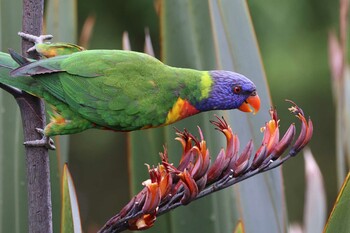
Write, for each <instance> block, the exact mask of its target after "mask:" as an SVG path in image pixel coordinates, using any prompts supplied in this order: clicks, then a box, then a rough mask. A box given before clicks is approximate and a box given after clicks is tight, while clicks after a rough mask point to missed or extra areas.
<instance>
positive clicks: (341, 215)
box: [323, 173, 350, 233]
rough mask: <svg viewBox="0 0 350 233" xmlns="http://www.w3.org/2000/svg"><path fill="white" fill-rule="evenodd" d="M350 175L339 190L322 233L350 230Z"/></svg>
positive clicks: (341, 232)
mask: <svg viewBox="0 0 350 233" xmlns="http://www.w3.org/2000/svg"><path fill="white" fill-rule="evenodd" d="M349 181H350V173H348V175H347V177H346V179H345V180H344V183H343V186H342V187H341V189H340V192H339V194H338V197H337V200H336V201H335V204H334V206H333V210H332V212H331V214H330V216H329V218H328V221H327V224H326V226H325V228H324V231H323V232H324V233H333V232H337V233H345V232H349V229H350V221H349V218H350V208H349V205H350V201H349V200H350V182H349Z"/></svg>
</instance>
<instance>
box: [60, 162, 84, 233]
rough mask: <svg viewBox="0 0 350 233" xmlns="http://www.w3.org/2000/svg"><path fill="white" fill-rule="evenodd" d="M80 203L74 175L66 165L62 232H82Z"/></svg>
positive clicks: (63, 185) (63, 183) (63, 178)
mask: <svg viewBox="0 0 350 233" xmlns="http://www.w3.org/2000/svg"><path fill="white" fill-rule="evenodd" d="M81 232H82V229H81V221H80V214H79V205H78V200H77V195H76V193H75V188H74V183H73V179H72V176H71V174H70V172H69V170H68V166H67V165H64V168H63V176H62V217H61V233H81Z"/></svg>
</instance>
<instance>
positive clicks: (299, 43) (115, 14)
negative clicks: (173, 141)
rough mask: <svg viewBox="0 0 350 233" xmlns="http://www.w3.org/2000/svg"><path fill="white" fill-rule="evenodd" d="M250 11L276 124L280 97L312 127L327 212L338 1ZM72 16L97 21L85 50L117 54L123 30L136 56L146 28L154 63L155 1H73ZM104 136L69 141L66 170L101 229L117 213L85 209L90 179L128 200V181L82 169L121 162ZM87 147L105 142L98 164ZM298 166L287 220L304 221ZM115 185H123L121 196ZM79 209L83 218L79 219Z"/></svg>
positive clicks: (312, 0) (254, 1)
mask: <svg viewBox="0 0 350 233" xmlns="http://www.w3.org/2000/svg"><path fill="white" fill-rule="evenodd" d="M248 5H249V7H250V10H251V15H252V19H253V23H254V27H255V30H256V33H257V38H258V42H259V46H260V48H261V52H262V58H263V62H264V64H265V69H266V73H267V77H268V80H269V85H270V90H271V94H272V97H273V102H274V105H276V106H277V108H278V109H279V113H280V118H281V119H282V122H281V128H282V129H285V127H286V126H287V125H288V124H287V122H290V121H295V119H294V118H292V117H291V116H290V115H289V114H288V112H287V111H286V110H285V109H286V107H287V106H288V104H286V103H285V102H284V99H292V100H294V101H296V102H297V103H298V104H299V105H300V106H302V107H303V109H304V110H305V111H306V112H307V115H310V116H311V117H312V119H313V121H314V125H315V133H314V138H313V140H312V142H311V145H310V146H311V148H312V150H313V153H314V155H315V157H316V160H317V162H318V163H319V164H320V167H321V171H322V173H323V175H324V178H325V184H326V187H327V197H328V208H330V206H332V203H333V202H334V199H335V196H336V193H337V188H336V182H335V174H336V172H335V145H334V144H335V143H334V140H335V139H334V134H335V133H334V125H335V123H334V120H335V118H334V106H333V100H332V93H331V82H330V74H329V68H328V54H327V36H328V31H329V29H331V28H334V27H335V25H337V19H338V7H339V6H338V1H322V2H320V1H317V0H308V1H304V0H294V1H276V0H264V1H259V0H248ZM78 12H79V14H78V16H79V18H78V20H79V30H81V28H82V25H83V23H84V21H85V19H86V18H87V17H88V16H89V15H94V16H95V17H96V24H95V27H94V31H93V34H92V37H91V41H90V48H107V49H111V48H114V49H120V48H121V35H122V32H123V31H125V30H127V31H128V32H129V37H130V40H131V46H132V48H133V49H134V50H138V51H142V50H143V42H144V28H145V27H148V28H149V29H150V34H151V38H152V41H153V45H154V48H155V51H156V55H157V56H158V57H159V49H160V48H159V25H158V24H159V22H158V16H157V14H156V11H155V8H154V1H153V0H144V1H137V0H129V1H122V0H117V1H116V0H105V1H103V2H100V1H93V0H84V1H82V0H80V1H78ZM284 122H285V124H284ZM104 133H105V132H104ZM104 135H105V136H102V134H100V133H98V132H96V131H89V132H85V133H82V134H80V135H76V136H73V137H72V138H73V139H72V142H71V143H72V146H71V154H74V156H73V157H71V158H70V167H71V170H72V173H73V176H74V179H75V184H76V186H77V188H78V198H79V201H80V204H81V210H82V218H83V222H84V221H85V220H87V218H94V217H93V216H92V215H91V214H92V213H94V212H95V214H96V215H97V216H98V217H96V218H95V220H94V221H97V222H96V224H101V221H103V220H105V219H106V218H107V217H108V216H110V215H111V214H113V213H114V211H115V210H116V209H118V208H117V207H116V206H113V207H110V208H108V207H106V208H105V206H104V205H103V204H102V203H98V204H97V203H96V204H91V203H93V202H92V201H91V200H92V199H93V198H97V199H99V198H100V195H101V194H102V193H99V194H98V195H97V193H96V195H95V194H91V195H94V197H90V196H89V195H90V194H87V193H89V192H90V193H95V192H94V191H93V190H85V189H88V188H89V187H88V186H90V188H91V186H92V187H93V185H91V179H92V180H93V182H96V184H99V185H101V186H104V185H108V186H109V187H108V189H109V192H108V193H109V195H111V196H113V195H115V197H116V198H121V199H124V200H126V199H127V195H128V190H126V188H124V187H126V186H125V184H126V183H127V180H126V176H123V177H121V178H120V180H118V179H117V180H116V181H115V182H114V183H112V184H111V183H110V182H109V181H107V180H106V179H104V178H103V177H106V175H107V176H108V175H109V176H112V174H109V173H108V172H107V171H106V173H108V174H104V175H102V174H94V173H93V172H90V171H88V170H89V169H87V170H86V169H85V168H83V167H89V166H90V167H91V171H93V168H94V167H95V166H106V165H107V164H113V165H116V164H120V163H121V162H120V159H122V158H125V156H126V152H123V151H116V152H115V153H118V154H119V155H118V156H119V158H118V159H117V158H116V156H113V155H111V154H110V152H109V151H111V150H112V149H111V148H113V150H115V148H116V147H115V143H126V142H125V141H123V142H120V140H117V138H115V139H113V136H112V135H109V134H108V135H106V134H104ZM114 137H117V136H114ZM108 140H109V142H110V143H108ZM92 141H93V142H94V143H95V142H96V141H99V142H101V143H103V145H104V148H105V150H103V151H100V152H99V153H100V154H101V156H100V157H99V158H94V159H93V160H87V159H86V157H85V156H86V154H88V153H85V152H87V151H89V152H91V150H93V146H92V145H91V143H90V142H92ZM78 142H82V143H83V144H85V145H86V146H85V148H83V149H79V148H77V147H75V146H74V143H78ZM72 152H73V153H72ZM102 161H103V162H102ZM118 161H119V162H118ZM89 164H90V165H89ZM303 165H304V164H303V159H302V158H301V157H299V158H296V159H294V160H292V161H290V162H288V164H287V165H286V166H284V168H283V171H284V174H285V176H284V178H285V186H286V194H287V204H288V211H289V219H290V220H291V221H302V211H303V204H302V203H303V200H304V182H303V181H304V174H303ZM79 172H80V173H79ZM125 174H126V171H125ZM145 174H146V172H145ZM87 180H89V182H87ZM116 186H117V187H123V191H122V190H120V189H118V188H117V187H116ZM113 187H114V189H113ZM93 189H94V190H95V191H96V192H100V191H97V190H101V189H99V188H96V187H94V188H93ZM79 190H81V194H79ZM102 190H103V189H102ZM83 193H84V194H83ZM85 195H86V196H85ZM102 195H105V194H102ZM97 196H98V197H97ZM90 198H92V199H90ZM97 199H95V200H97ZM88 203H89V204H88ZM108 209H109V211H110V212H109V211H108ZM85 211H88V212H86V215H87V216H85V220H84V212H85Z"/></svg>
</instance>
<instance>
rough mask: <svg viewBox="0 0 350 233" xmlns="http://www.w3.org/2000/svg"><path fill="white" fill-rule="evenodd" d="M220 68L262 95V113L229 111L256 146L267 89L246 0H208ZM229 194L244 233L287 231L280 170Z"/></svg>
mask: <svg viewBox="0 0 350 233" xmlns="http://www.w3.org/2000/svg"><path fill="white" fill-rule="evenodd" d="M209 5H210V17H211V20H212V27H213V30H214V41H215V47H216V57H217V60H218V61H217V62H218V66H219V67H218V68H219V69H228V70H234V71H236V72H239V73H242V74H244V75H246V76H247V77H248V78H250V79H251V80H252V81H253V82H254V83H255V84H256V86H257V89H258V93H259V96H260V98H261V102H262V105H261V112H259V113H258V114H256V115H251V114H250V115H249V114H242V113H241V112H237V111H229V112H228V113H227V114H228V116H229V120H228V122H229V124H230V125H231V126H232V127H233V129H234V131H235V132H237V134H238V135H239V138H240V141H241V143H244V144H245V143H247V142H248V140H249V139H251V138H252V139H253V140H254V144H255V146H259V143H260V141H261V137H262V135H261V134H260V132H259V128H260V127H261V126H263V124H264V122H265V121H266V119H268V109H269V107H270V106H271V100H270V95H269V90H268V86H267V82H266V78H265V73H264V69H263V66H262V62H261V58H260V54H259V48H258V46H257V41H256V37H255V33H254V29H253V26H252V22H251V18H250V14H249V10H248V6H247V4H246V1H241V0H237V1H228V0H215V1H209ZM232 195H234V196H236V197H239V202H237V205H238V206H240V207H239V209H240V210H241V211H240V214H241V217H242V219H243V221H244V223H245V226H246V231H247V232H284V231H286V210H285V203H284V193H283V188H282V175H281V170H280V169H275V170H273V171H270V172H268V173H266V174H263V175H259V176H257V177H253V178H252V179H249V180H247V181H244V182H242V183H241V184H239V185H238V186H237V187H236V189H235V193H232Z"/></svg>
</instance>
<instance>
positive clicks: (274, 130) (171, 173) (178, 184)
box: [100, 100, 313, 232]
mask: <svg viewBox="0 0 350 233" xmlns="http://www.w3.org/2000/svg"><path fill="white" fill-rule="evenodd" d="M288 102H290V103H292V107H291V108H289V110H290V111H291V113H292V114H294V115H295V116H296V117H297V118H298V119H299V120H300V122H301V130H300V133H299V135H298V137H297V139H296V140H295V142H294V143H293V139H294V137H295V134H296V127H295V125H294V123H293V124H291V125H290V127H289V128H288V130H287V131H286V132H285V133H284V135H283V136H282V138H281V139H280V129H279V119H278V116H277V111H276V109H275V108H271V109H270V116H271V119H270V120H269V121H268V122H266V123H265V125H264V126H263V127H262V128H261V131H262V132H263V139H262V142H261V144H260V147H259V148H258V150H257V151H256V152H255V153H254V154H253V153H252V152H253V148H254V146H253V141H252V140H250V141H249V142H248V143H247V144H246V145H245V146H244V147H243V149H242V151H241V152H239V151H240V150H239V148H240V142H239V139H238V136H237V135H236V134H234V133H233V131H232V129H231V127H230V126H229V125H228V123H227V122H226V120H225V119H224V118H223V117H222V118H220V117H218V116H216V120H213V121H211V123H212V124H213V125H214V126H215V127H216V129H217V130H218V131H220V132H221V133H223V135H224V136H225V137H226V149H221V150H220V152H219V154H218V155H217V156H216V159H215V160H214V162H213V163H212V164H211V161H210V156H209V150H208V148H207V144H206V141H205V140H204V136H203V133H202V131H201V129H200V128H199V127H198V132H199V135H200V139H198V138H196V137H195V136H194V135H193V134H191V133H190V132H188V131H187V130H184V131H179V130H176V135H177V137H176V140H178V141H179V142H180V144H181V146H182V149H183V151H182V155H181V158H180V161H179V164H178V166H175V165H174V164H172V163H170V162H169V159H168V152H167V150H166V148H165V147H164V152H163V153H160V156H161V163H160V164H158V166H156V167H150V166H149V165H147V168H148V172H149V175H150V179H148V180H146V181H144V182H143V185H144V186H145V187H144V188H143V190H142V191H141V192H140V193H138V194H137V195H136V196H135V197H134V198H133V199H132V200H131V201H130V202H129V203H128V204H127V205H126V206H125V207H124V208H123V209H122V210H121V211H120V213H119V214H117V215H116V216H114V217H113V218H111V219H110V220H109V221H108V222H107V223H106V225H105V226H104V227H103V228H102V229H101V230H100V232H120V231H123V230H125V229H130V230H144V229H147V228H150V227H152V226H153V224H154V222H155V221H156V217H157V216H159V215H161V214H164V213H166V212H168V211H170V210H172V209H174V208H176V207H178V206H182V205H187V204H189V203H190V202H192V201H194V200H196V199H199V198H201V197H204V196H206V195H209V194H211V193H213V192H216V191H219V190H221V189H224V188H227V187H229V186H231V185H233V184H236V183H238V182H240V181H243V180H245V179H247V178H249V177H252V176H254V175H257V174H260V173H262V172H265V171H268V170H271V169H273V168H275V167H278V166H280V165H281V164H283V163H284V162H285V161H286V160H288V159H289V158H291V157H293V156H295V155H296V154H297V153H298V152H300V150H302V149H303V148H304V147H305V145H307V144H308V143H309V141H310V140H311V137H312V134H313V125H312V121H311V120H310V119H309V120H306V118H305V116H304V113H303V111H302V109H301V108H299V107H298V106H297V105H296V104H295V103H294V102H292V101H290V100H288ZM288 148H290V150H289V151H288V152H287V149H288ZM286 152H287V153H286ZM284 153H286V155H285V156H284V157H282V155H283V154H284Z"/></svg>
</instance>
